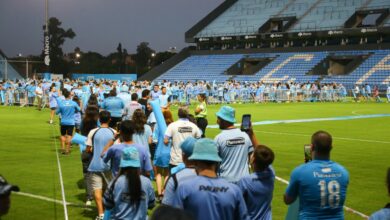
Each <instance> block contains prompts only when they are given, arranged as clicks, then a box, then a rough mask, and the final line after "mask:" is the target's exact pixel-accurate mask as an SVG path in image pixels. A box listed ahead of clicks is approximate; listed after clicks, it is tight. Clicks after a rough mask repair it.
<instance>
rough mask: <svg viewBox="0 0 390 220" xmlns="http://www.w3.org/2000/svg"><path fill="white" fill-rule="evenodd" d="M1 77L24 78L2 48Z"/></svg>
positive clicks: (0, 55)
mask: <svg viewBox="0 0 390 220" xmlns="http://www.w3.org/2000/svg"><path fill="white" fill-rule="evenodd" d="M0 79H12V80H15V79H23V77H22V76H21V75H20V74H19V72H18V71H17V70H16V69H15V68H14V66H13V65H12V64H11V63H9V62H7V57H6V56H5V54H4V53H3V52H2V51H1V50H0Z"/></svg>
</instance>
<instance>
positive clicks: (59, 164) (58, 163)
mask: <svg viewBox="0 0 390 220" xmlns="http://www.w3.org/2000/svg"><path fill="white" fill-rule="evenodd" d="M51 130H52V134H53V137H54V146H55V150H56V157H57V166H58V174H59V175H60V184H61V194H62V205H63V206H64V216H65V220H68V219H69V218H68V207H67V203H66V199H65V189H64V181H63V180H62V170H61V163H60V157H59V156H58V146H57V139H56V138H55V134H54V127H53V125H52V126H51Z"/></svg>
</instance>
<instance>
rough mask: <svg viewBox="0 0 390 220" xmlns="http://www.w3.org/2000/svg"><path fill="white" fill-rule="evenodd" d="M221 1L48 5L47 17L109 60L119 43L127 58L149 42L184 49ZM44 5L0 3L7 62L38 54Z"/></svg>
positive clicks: (73, 43)
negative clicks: (186, 39)
mask: <svg viewBox="0 0 390 220" xmlns="http://www.w3.org/2000/svg"><path fill="white" fill-rule="evenodd" d="M222 2H223V0H49V17H57V18H58V19H59V20H60V21H62V27H63V28H66V29H67V28H72V29H73V31H74V32H75V33H76V37H75V38H74V39H72V40H67V41H66V42H65V45H64V47H63V49H64V52H72V51H73V50H74V48H75V47H80V48H81V50H82V51H95V52H98V53H101V54H103V55H107V54H109V53H111V52H114V51H115V50H116V47H117V45H118V43H119V42H121V43H122V47H123V48H126V49H127V50H128V52H129V53H134V52H135V49H136V47H137V45H138V44H139V43H140V42H142V41H146V42H149V43H150V47H152V48H153V49H155V50H157V51H165V50H167V49H168V48H169V47H172V46H176V47H177V48H178V49H181V48H183V47H185V46H186V44H185V42H184V33H185V32H186V31H187V30H188V29H189V28H191V27H192V26H193V25H194V24H195V23H196V22H198V21H199V20H200V19H202V18H203V17H204V16H206V15H207V14H208V13H209V12H210V11H211V10H213V9H214V8H215V7H216V6H218V5H219V4H220V3H222ZM44 3H45V0H0V49H1V50H2V51H3V52H4V53H5V54H6V55H7V56H9V57H13V56H16V55H17V54H19V53H22V55H23V56H25V55H31V54H33V55H38V54H40V53H41V50H42V47H43V43H42V39H43V31H42V25H43V24H44V18H45V17H44V9H45V7H44Z"/></svg>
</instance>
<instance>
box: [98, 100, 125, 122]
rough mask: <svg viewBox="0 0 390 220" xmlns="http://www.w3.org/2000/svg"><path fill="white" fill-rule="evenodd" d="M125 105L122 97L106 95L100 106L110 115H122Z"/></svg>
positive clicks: (116, 116) (118, 116)
mask: <svg viewBox="0 0 390 220" xmlns="http://www.w3.org/2000/svg"><path fill="white" fill-rule="evenodd" d="M124 107H125V104H124V103H123V101H122V99H120V98H118V97H108V98H106V99H105V100H104V102H103V104H102V108H103V109H104V110H107V111H109V112H110V113H111V117H115V118H120V117H122V110H123V108H124Z"/></svg>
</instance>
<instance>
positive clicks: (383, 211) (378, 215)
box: [369, 203, 390, 220]
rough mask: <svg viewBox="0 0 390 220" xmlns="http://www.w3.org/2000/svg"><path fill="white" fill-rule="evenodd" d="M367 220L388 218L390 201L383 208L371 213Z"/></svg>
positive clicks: (389, 217) (389, 219)
mask: <svg viewBox="0 0 390 220" xmlns="http://www.w3.org/2000/svg"><path fill="white" fill-rule="evenodd" d="M369 220H390V203H389V204H387V206H386V207H385V208H383V209H381V210H379V211H377V212H375V213H374V214H372V215H371V216H370V218H369Z"/></svg>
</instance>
